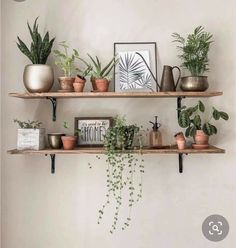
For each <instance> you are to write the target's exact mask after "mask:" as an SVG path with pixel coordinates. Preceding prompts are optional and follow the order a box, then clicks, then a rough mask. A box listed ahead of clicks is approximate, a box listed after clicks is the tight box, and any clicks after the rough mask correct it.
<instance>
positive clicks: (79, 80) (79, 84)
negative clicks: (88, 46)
mask: <svg viewBox="0 0 236 248" xmlns="http://www.w3.org/2000/svg"><path fill="white" fill-rule="evenodd" d="M80 60H81V61H82V62H83V63H84V64H85V66H86V67H85V68H84V69H78V68H77V70H78V71H79V74H77V76H76V78H75V82H74V83H73V87H74V91H75V92H83V90H84V86H85V83H86V77H87V76H88V75H89V74H90V72H91V71H92V69H93V67H92V66H91V65H90V64H88V63H87V62H86V61H84V60H83V59H81V58H80Z"/></svg>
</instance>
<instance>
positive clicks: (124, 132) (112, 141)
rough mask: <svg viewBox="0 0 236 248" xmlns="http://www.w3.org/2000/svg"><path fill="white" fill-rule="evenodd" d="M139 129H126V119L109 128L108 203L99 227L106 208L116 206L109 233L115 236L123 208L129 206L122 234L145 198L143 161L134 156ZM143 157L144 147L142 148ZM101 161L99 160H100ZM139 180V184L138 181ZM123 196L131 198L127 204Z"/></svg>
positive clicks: (107, 138) (134, 127)
mask: <svg viewBox="0 0 236 248" xmlns="http://www.w3.org/2000/svg"><path fill="white" fill-rule="evenodd" d="M139 129H140V128H139V127H138V126H137V125H127V124H126V121H125V118H119V117H117V118H116V120H115V125H114V126H113V127H111V128H109V130H108V132H107V133H106V135H105V140H104V146H105V149H106V156H107V160H106V162H107V163H108V167H107V170H106V172H107V193H106V201H105V204H104V205H103V206H102V208H101V209H100V210H99V217H98V224H100V222H101V220H102V217H103V214H104V211H105V208H106V207H107V205H109V204H110V203H115V205H116V206H115V212H114V216H113V221H112V227H111V230H110V233H113V232H114V231H115V230H116V228H117V224H118V219H119V214H120V210H121V206H123V207H124V206H125V204H127V207H128V217H127V218H126V219H125V221H124V223H123V225H122V230H124V229H125V228H127V227H128V226H129V225H130V221H131V213H132V208H133V206H134V205H135V204H136V203H137V202H138V201H139V200H140V199H141V197H142V175H143V173H144V164H143V162H144V160H143V159H140V158H138V157H137V156H138V155H134V154H133V150H132V149H131V146H132V143H133V138H134V134H138V132H139ZM139 149H140V154H142V144H141V141H140V145H139ZM98 158H99V159H100V157H98ZM137 180H138V181H137ZM124 195H128V202H124V200H123V197H124Z"/></svg>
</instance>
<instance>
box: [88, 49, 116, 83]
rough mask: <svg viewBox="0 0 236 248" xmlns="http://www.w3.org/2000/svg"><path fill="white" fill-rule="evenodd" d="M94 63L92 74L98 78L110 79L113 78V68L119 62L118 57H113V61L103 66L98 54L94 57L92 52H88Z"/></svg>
mask: <svg viewBox="0 0 236 248" xmlns="http://www.w3.org/2000/svg"><path fill="white" fill-rule="evenodd" d="M88 56H89V58H90V60H91V62H92V64H93V69H92V71H91V73H90V74H91V76H92V77H93V78H96V79H107V80H110V79H111V75H110V73H111V71H112V69H114V66H115V65H116V63H117V59H116V57H113V58H112V59H111V61H110V62H109V63H108V64H107V65H106V66H104V67H102V63H101V61H100V60H99V59H98V57H97V56H96V58H95V59H94V58H93V57H92V56H91V55H90V54H88Z"/></svg>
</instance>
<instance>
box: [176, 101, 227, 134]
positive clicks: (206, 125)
mask: <svg viewBox="0 0 236 248" xmlns="http://www.w3.org/2000/svg"><path fill="white" fill-rule="evenodd" d="M204 112H205V105H204V104H203V103H202V102H201V101H199V102H198V104H197V105H195V106H193V107H189V108H187V107H186V106H184V107H182V108H181V112H180V115H179V119H178V122H179V125H180V127H182V128H186V131H185V136H186V137H189V136H194V135H195V134H196V131H197V130H203V132H204V133H205V134H206V135H209V136H211V135H213V134H217V128H216V127H215V126H214V125H213V124H212V123H211V121H212V119H214V120H216V121H218V120H219V119H223V120H226V121H227V120H228V119H229V116H228V114H227V113H225V112H223V111H219V110H217V109H216V108H214V107H212V113H211V116H210V118H209V120H207V121H204V122H203V121H202V118H201V113H204Z"/></svg>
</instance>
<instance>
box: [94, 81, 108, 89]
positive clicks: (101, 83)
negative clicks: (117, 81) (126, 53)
mask: <svg viewBox="0 0 236 248" xmlns="http://www.w3.org/2000/svg"><path fill="white" fill-rule="evenodd" d="M94 83H95V85H96V91H99V92H107V91H108V88H109V84H110V82H109V81H108V80H107V79H104V78H102V79H95V81H94Z"/></svg>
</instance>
